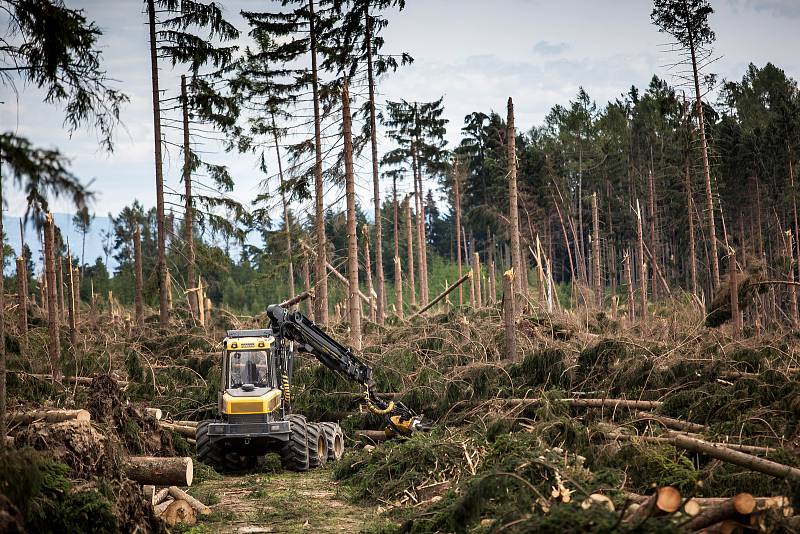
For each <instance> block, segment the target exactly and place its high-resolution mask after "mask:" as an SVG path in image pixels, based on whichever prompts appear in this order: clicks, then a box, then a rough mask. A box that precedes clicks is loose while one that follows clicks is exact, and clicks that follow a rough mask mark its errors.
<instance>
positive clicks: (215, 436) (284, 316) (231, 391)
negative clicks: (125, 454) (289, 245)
mask: <svg viewBox="0 0 800 534" xmlns="http://www.w3.org/2000/svg"><path fill="white" fill-rule="evenodd" d="M267 316H268V317H269V319H270V328H265V329H258V330H229V331H228V335H227V337H226V338H225V340H224V341H223V352H222V379H221V388H220V391H219V393H218V397H219V417H218V418H217V419H214V420H207V421H202V422H201V423H199V424H198V426H197V436H196V441H197V444H196V446H197V457H198V459H199V460H200V461H202V462H203V463H205V464H207V465H210V466H211V467H213V468H214V469H215V470H217V471H219V472H228V471H241V470H246V469H249V468H252V467H254V466H255V465H256V464H257V462H258V460H259V459H260V458H261V457H263V456H264V455H265V454H267V453H270V452H278V453H280V455H281V459H282V463H283V466H284V467H285V468H286V469H290V470H293V471H305V470H307V469H309V468H314V467H318V466H320V465H322V464H324V463H325V462H326V461H328V460H338V459H339V458H340V457H341V456H342V454H343V453H344V439H343V434H342V429H341V428H340V427H339V425H338V424H337V423H332V422H327V423H311V422H308V421H307V420H306V418H305V417H304V416H302V415H300V414H294V413H292V409H291V408H292V407H291V400H292V399H291V387H292V369H293V366H294V365H293V364H294V355H295V352H303V353H307V354H311V355H313V356H315V357H316V358H317V359H318V360H319V361H320V362H321V363H322V364H323V365H325V366H326V367H328V368H329V369H332V370H334V371H336V372H338V373H340V374H341V375H342V376H344V377H345V378H347V379H349V380H352V381H354V382H357V383H359V384H361V385H362V386H363V387H364V398H365V403H366V405H367V407H368V408H369V410H370V411H372V412H373V413H376V414H380V415H383V416H384V417H385V421H386V432H387V433H389V434H397V435H402V436H407V435H410V434H411V433H413V432H414V431H416V430H421V429H427V425H426V424H425V423H423V420H422V417H421V416H419V415H416V414H415V413H413V412H412V411H411V410H409V409H408V408H406V407H405V406H403V405H402V404H401V403H395V402H392V401H387V400H384V399H381V398H380V397H379V396H378V395H377V394H376V393H375V391H374V390H375V383H374V380H373V377H372V369H371V368H370V367H369V366H368V365H366V364H365V363H364V362H362V361H361V360H360V359H359V358H357V357H356V356H355V354H353V351H352V350H351V349H350V348H349V347H345V346H344V345H341V344H339V343H338V342H337V341H336V340H334V339H333V338H331V337H330V336H329V335H327V334H326V333H325V332H323V331H322V330H321V329H320V328H319V327H317V326H316V325H315V324H314V323H313V322H312V321H311V320H310V319H308V318H307V317H305V316H304V315H303V314H302V313H300V312H299V311H290V310H287V309H286V308H282V307H281V306H279V305H272V306H269V308H267Z"/></svg>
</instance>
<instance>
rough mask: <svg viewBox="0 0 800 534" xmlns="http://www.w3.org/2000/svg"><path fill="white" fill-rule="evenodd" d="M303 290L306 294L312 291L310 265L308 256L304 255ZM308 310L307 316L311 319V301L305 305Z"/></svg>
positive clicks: (307, 301)
mask: <svg viewBox="0 0 800 534" xmlns="http://www.w3.org/2000/svg"><path fill="white" fill-rule="evenodd" d="M303 289H304V290H305V292H306V293H308V292H310V291H311V272H310V268H309V265H308V254H307V253H306V254H304V255H303ZM304 306H305V308H306V315H308V316H309V317H311V311H312V310H311V301H310V300H306V301H305V304H304Z"/></svg>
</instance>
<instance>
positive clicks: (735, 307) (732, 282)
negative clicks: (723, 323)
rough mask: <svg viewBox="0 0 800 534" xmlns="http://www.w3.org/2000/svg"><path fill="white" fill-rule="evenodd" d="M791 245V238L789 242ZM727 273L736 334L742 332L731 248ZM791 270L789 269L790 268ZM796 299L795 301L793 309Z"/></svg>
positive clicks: (733, 251)
mask: <svg viewBox="0 0 800 534" xmlns="http://www.w3.org/2000/svg"><path fill="white" fill-rule="evenodd" d="M789 244H790V246H791V240H790V242H789ZM728 270H729V271H730V272H729V273H728V276H729V282H728V283H729V285H730V294H731V317H732V318H733V333H734V335H735V336H738V335H739V334H740V333H741V332H742V318H741V316H740V315H739V284H738V282H737V281H736V251H735V250H733V249H731V250H730V254H729V255H728ZM790 271H791V269H790ZM796 304H797V301H795V311H797V307H796Z"/></svg>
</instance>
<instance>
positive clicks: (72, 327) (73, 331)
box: [67, 254, 78, 348]
mask: <svg viewBox="0 0 800 534" xmlns="http://www.w3.org/2000/svg"><path fill="white" fill-rule="evenodd" d="M69 257H70V260H69V266H68V267H67V268H68V269H69V342H70V344H71V345H72V347H73V348H74V347H75V345H77V343H78V332H77V323H78V320H77V317H76V316H75V314H76V312H77V308H76V306H75V302H76V300H75V283H74V282H73V275H72V273H73V271H72V255H71V254H70V256H69Z"/></svg>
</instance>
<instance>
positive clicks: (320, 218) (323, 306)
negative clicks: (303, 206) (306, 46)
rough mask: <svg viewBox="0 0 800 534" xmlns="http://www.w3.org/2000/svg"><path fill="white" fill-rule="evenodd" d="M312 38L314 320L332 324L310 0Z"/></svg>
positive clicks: (313, 34) (311, 0) (312, 18)
mask: <svg viewBox="0 0 800 534" xmlns="http://www.w3.org/2000/svg"><path fill="white" fill-rule="evenodd" d="M308 10H309V19H308V22H309V37H310V40H311V88H312V93H313V97H314V155H315V160H314V230H315V234H316V237H317V259H316V262H315V263H314V283H315V284H316V286H315V288H314V295H315V296H316V298H315V299H314V321H315V322H316V323H317V324H319V325H322V326H324V325H326V324H327V323H328V277H327V276H325V262H326V258H327V253H328V252H327V251H328V245H327V240H326V238H325V208H324V205H323V202H322V198H323V195H324V193H325V191H324V188H323V184H322V125H321V119H320V111H319V80H318V76H317V31H316V15H315V14H314V0H308Z"/></svg>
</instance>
